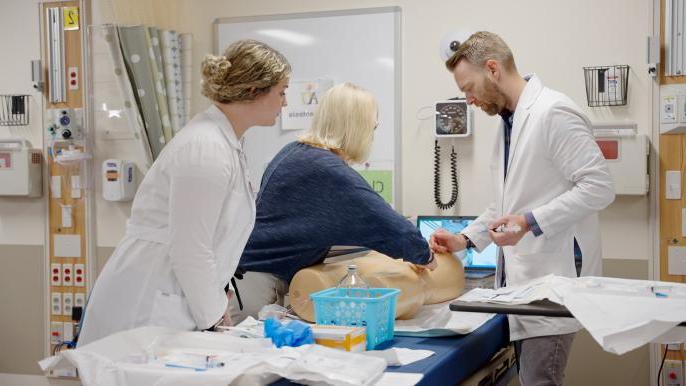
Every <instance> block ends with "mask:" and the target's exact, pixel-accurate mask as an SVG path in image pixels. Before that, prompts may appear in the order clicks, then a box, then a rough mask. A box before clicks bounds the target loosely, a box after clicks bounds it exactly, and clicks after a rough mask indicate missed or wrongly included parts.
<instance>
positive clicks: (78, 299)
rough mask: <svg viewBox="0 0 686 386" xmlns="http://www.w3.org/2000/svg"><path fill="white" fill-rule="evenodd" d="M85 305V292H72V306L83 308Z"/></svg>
mask: <svg viewBox="0 0 686 386" xmlns="http://www.w3.org/2000/svg"><path fill="white" fill-rule="evenodd" d="M85 306H86V294H84V293H75V294H74V307H81V309H83V308H84V307H85Z"/></svg>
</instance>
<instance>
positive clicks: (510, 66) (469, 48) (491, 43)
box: [445, 31, 517, 71]
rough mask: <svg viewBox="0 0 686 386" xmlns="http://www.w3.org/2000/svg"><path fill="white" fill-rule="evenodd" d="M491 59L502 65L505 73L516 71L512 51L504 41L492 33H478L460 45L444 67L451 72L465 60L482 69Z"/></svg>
mask: <svg viewBox="0 0 686 386" xmlns="http://www.w3.org/2000/svg"><path fill="white" fill-rule="evenodd" d="M491 59H493V60H496V61H498V62H500V63H502V65H503V66H504V68H505V69H506V70H507V71H513V70H516V69H517V66H516V65H515V61H514V56H513V55H512V51H511V50H510V47H508V46H507V44H506V43H505V41H504V40H503V39H502V38H501V37H500V36H498V35H496V34H494V33H493V32H488V31H479V32H476V33H474V34H473V35H472V36H470V37H469V39H467V40H466V41H464V42H463V43H462V44H460V46H459V47H458V48H457V51H455V53H454V54H453V56H451V57H450V59H448V60H447V61H446V62H445V66H446V67H447V68H448V70H450V71H453V70H454V69H455V67H457V65H458V64H459V63H460V61H462V60H466V61H467V62H469V63H471V64H473V65H475V66H478V67H482V66H483V65H484V64H486V61H488V60H491Z"/></svg>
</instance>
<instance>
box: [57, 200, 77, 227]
mask: <svg viewBox="0 0 686 386" xmlns="http://www.w3.org/2000/svg"><path fill="white" fill-rule="evenodd" d="M60 207H61V208H62V228H71V227H73V226H74V222H73V221H72V218H73V216H72V213H73V210H72V209H73V208H74V207H73V206H71V205H60Z"/></svg>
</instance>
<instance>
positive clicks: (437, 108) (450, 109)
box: [434, 97, 472, 210]
mask: <svg viewBox="0 0 686 386" xmlns="http://www.w3.org/2000/svg"><path fill="white" fill-rule="evenodd" d="M434 112H435V122H434V123H435V124H434V127H435V131H434V135H435V136H436V140H435V142H434V202H435V203H436V206H437V207H438V208H439V209H442V210H446V209H450V208H452V207H453V206H455V204H456V203H457V197H458V193H459V185H458V180H457V153H456V152H455V145H453V146H452V150H451V152H450V180H451V183H452V188H451V193H450V200H448V202H443V201H442V200H441V146H440V145H439V144H438V141H439V139H442V138H466V137H469V136H470V135H471V133H472V127H471V126H472V124H471V123H472V119H471V116H472V112H471V109H469V108H468V105H467V101H466V100H465V99H464V98H458V97H455V98H450V99H447V100H444V101H438V102H436V103H435V104H434Z"/></svg>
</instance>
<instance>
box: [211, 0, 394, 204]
mask: <svg viewBox="0 0 686 386" xmlns="http://www.w3.org/2000/svg"><path fill="white" fill-rule="evenodd" d="M241 39H255V40H259V41H262V42H264V43H267V44H269V45H270V46H272V47H274V48H275V49H277V50H278V51H280V52H281V53H282V54H283V55H284V56H286V58H287V59H288V61H289V62H290V63H291V67H292V68H293V73H292V75H291V83H293V82H301V81H313V80H321V79H326V80H331V81H333V82H332V83H333V84H338V83H342V82H346V81H349V82H352V83H355V84H357V85H359V86H361V87H363V88H365V89H367V90H369V91H370V92H372V93H373V94H374V96H375V97H376V99H377V101H378V103H379V126H378V128H377V129H376V132H375V134H374V144H373V147H372V151H371V153H370V158H369V160H368V162H367V163H366V164H365V165H353V167H354V168H355V169H358V170H360V171H363V175H366V176H372V177H369V178H376V177H373V176H380V175H383V176H385V177H386V178H388V177H389V175H390V181H389V180H385V179H384V177H379V178H380V180H379V181H373V183H372V182H371V181H370V183H372V187H374V188H375V190H377V191H379V190H378V189H385V188H383V187H381V188H379V187H380V186H384V184H386V185H390V186H392V188H393V189H392V192H390V197H391V199H390V201H392V205H393V206H394V208H396V209H398V210H399V209H400V203H401V199H400V178H399V177H400V159H401V158H400V102H401V98H400V91H401V84H400V79H401V77H400V70H401V69H400V63H401V56H400V46H401V41H400V8H399V7H384V8H368V9H361V10H346V11H333V12H315V13H298V14H285V15H271V16H253V17H236V18H220V19H216V20H215V22H214V40H215V42H214V51H215V54H220V53H222V52H223V51H224V49H225V48H226V47H228V46H229V45H230V44H231V43H233V42H235V41H237V40H241ZM291 99H292V98H291ZM289 103H291V102H290V101H289ZM282 117H283V114H282ZM303 132H304V130H282V122H281V121H280V120H277V123H276V125H274V126H273V127H255V128H252V129H250V130H249V131H248V132H247V133H246V134H245V138H244V141H245V142H244V149H245V152H246V156H247V159H248V167H249V169H250V173H251V179H252V182H253V186H259V183H260V180H261V179H262V174H263V173H264V170H265V168H266V166H267V164H268V163H269V162H270V161H271V160H272V158H273V157H274V156H275V155H276V153H277V152H278V151H279V150H280V149H281V148H282V147H283V146H284V145H286V144H287V143H289V142H291V141H294V140H296V139H297V138H298V136H300V135H301V134H303ZM365 170H367V171H369V172H370V173H364V171H365ZM378 171H384V172H382V173H379V172H378ZM385 171H387V173H386V172H385ZM368 180H369V179H368ZM386 188H387V187H386ZM389 190H390V189H389ZM379 192H380V191H379ZM380 193H381V192H380ZM384 193H385V194H388V193H389V192H388V191H386V192H384ZM384 193H382V196H384Z"/></svg>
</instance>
